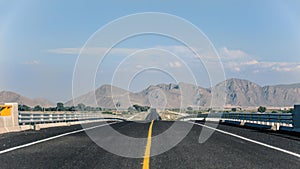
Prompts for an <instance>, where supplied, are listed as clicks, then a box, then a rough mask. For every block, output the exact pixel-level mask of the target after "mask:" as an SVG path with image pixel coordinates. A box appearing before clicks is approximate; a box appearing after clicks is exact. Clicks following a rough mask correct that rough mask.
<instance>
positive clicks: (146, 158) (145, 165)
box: [143, 120, 154, 169]
mask: <svg viewBox="0 0 300 169" xmlns="http://www.w3.org/2000/svg"><path fill="white" fill-rule="evenodd" d="M153 123H154V121H153V120H152V121H151V124H150V127H149V131H148V140H147V145H146V150H145V155H144V162H143V169H149V163H150V151H151V137H152V126H153Z"/></svg>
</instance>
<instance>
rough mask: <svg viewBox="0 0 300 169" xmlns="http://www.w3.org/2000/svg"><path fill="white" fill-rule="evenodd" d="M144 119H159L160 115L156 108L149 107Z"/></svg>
mask: <svg viewBox="0 0 300 169" xmlns="http://www.w3.org/2000/svg"><path fill="white" fill-rule="evenodd" d="M145 120H146V121H151V120H161V117H160V116H159V114H158V113H157V111H156V109H154V108H151V109H150V112H149V114H148V115H147V117H146V119H145Z"/></svg>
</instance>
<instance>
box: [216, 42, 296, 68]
mask: <svg viewBox="0 0 300 169" xmlns="http://www.w3.org/2000/svg"><path fill="white" fill-rule="evenodd" d="M220 57H221V59H222V61H223V64H224V67H225V68H226V69H228V70H231V71H234V72H240V71H241V70H244V71H248V72H253V73H258V72H265V71H275V72H291V71H300V63H297V62H267V61H258V60H256V59H255V58H254V57H253V56H251V55H250V54H248V53H246V52H244V51H242V50H230V49H228V48H226V47H224V48H222V49H221V50H220Z"/></svg>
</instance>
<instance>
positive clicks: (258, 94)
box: [66, 79, 300, 108]
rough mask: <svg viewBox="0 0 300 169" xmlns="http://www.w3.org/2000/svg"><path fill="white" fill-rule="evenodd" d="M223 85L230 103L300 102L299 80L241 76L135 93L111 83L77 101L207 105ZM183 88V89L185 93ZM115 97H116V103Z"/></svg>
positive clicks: (276, 104) (122, 104)
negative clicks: (265, 82) (270, 81)
mask: <svg viewBox="0 0 300 169" xmlns="http://www.w3.org/2000/svg"><path fill="white" fill-rule="evenodd" d="M222 85H225V86H226V93H225V95H226V104H227V105H232V106H241V107H248V106H259V105H264V106H272V107H286V106H293V105H294V104H295V103H300V84H291V85H277V86H264V87H262V86H259V85H258V84H256V83H253V82H251V81H248V80H242V79H229V80H226V81H224V82H221V83H219V84H217V85H216V86H214V87H213V88H211V89H206V88H202V87H199V86H195V85H192V84H186V83H179V84H158V85H151V86H149V87H148V88H146V89H144V90H142V91H141V92H137V93H132V92H129V91H127V90H124V89H121V88H118V87H114V86H111V85H103V86H101V87H100V88H98V89H97V90H96V91H95V96H96V102H97V103H95V102H94V101H93V100H94V99H93V97H92V96H93V93H92V92H90V93H87V94H85V95H82V96H80V97H78V98H76V99H75V102H74V103H75V105H76V104H78V103H84V104H86V105H90V106H96V105H97V104H98V106H100V107H105V108H113V107H114V106H115V104H116V103H118V106H120V107H121V108H128V107H129V106H132V105H133V104H140V105H148V106H151V104H158V105H159V104H161V105H162V104H166V107H168V108H172V107H173V108H174V107H188V106H203V107H208V106H209V105H210V101H211V98H212V91H214V92H215V93H214V94H216V95H220V94H221V93H220V92H222V91H221V86H222ZM112 91H113V93H112ZM181 92H182V93H183V94H182V95H181ZM128 98H130V102H128ZM113 100H115V103H114V102H113ZM166 100H167V101H166ZM153 102H156V103H153ZM72 104H73V100H71V101H68V102H67V103H66V105H72ZM181 105H182V106H181Z"/></svg>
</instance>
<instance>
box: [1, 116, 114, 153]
mask: <svg viewBox="0 0 300 169" xmlns="http://www.w3.org/2000/svg"><path fill="white" fill-rule="evenodd" d="M116 123H119V122H113V123H108V124H101V125H98V126H93V127H89V128H85V129H80V130H76V131H72V132H69V133H64V134H60V135H57V136H53V137H49V138H45V139H42V140H38V141H35V142H32V143H27V144H24V145H20V146H16V147H12V148H9V149H6V150H2V151H0V155H1V154H4V153H8V152H11V151H14V150H17V149H21V148H25V147H29V146H32V145H35V144H39V143H42V142H46V141H49V140H53V139H57V138H60V137H64V136H67V135H71V134H75V133H80V132H83V131H87V130H92V129H95V128H98V127H104V126H108V125H111V124H116Z"/></svg>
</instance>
